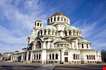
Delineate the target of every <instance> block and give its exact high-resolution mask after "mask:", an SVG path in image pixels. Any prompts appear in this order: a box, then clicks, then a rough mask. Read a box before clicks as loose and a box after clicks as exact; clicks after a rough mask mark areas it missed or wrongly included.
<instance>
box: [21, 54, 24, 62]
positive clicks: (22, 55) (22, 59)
mask: <svg viewBox="0 0 106 70" xmlns="http://www.w3.org/2000/svg"><path fill="white" fill-rule="evenodd" d="M23 57H24V53H22V54H21V61H24V58H23Z"/></svg>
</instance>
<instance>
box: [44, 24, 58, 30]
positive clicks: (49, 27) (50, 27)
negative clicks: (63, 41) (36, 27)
mask: <svg viewBox="0 0 106 70" xmlns="http://www.w3.org/2000/svg"><path fill="white" fill-rule="evenodd" d="M44 29H50V30H56V28H55V27H54V26H52V25H48V26H46V27H45V28H44Z"/></svg>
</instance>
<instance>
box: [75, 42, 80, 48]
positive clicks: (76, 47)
mask: <svg viewBox="0 0 106 70" xmlns="http://www.w3.org/2000/svg"><path fill="white" fill-rule="evenodd" d="M75 44H76V49H78V48H79V47H78V40H76V41H75Z"/></svg>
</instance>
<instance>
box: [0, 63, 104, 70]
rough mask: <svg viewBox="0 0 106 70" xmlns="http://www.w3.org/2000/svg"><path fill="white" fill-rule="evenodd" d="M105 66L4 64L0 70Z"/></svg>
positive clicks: (95, 66) (91, 69) (99, 68)
mask: <svg viewBox="0 0 106 70" xmlns="http://www.w3.org/2000/svg"><path fill="white" fill-rule="evenodd" d="M103 66H104V65H103V64H89V65H87V64H80V65H79V64H77V65H72V64H67V65H64V64H62V65H51V64H48V65H40V64H23V63H2V62H0V70H102V67H103Z"/></svg>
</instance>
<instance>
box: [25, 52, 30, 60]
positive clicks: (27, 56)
mask: <svg viewBox="0 0 106 70" xmlns="http://www.w3.org/2000/svg"><path fill="white" fill-rule="evenodd" d="M28 58H29V51H27V56H26V61H28Z"/></svg>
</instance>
